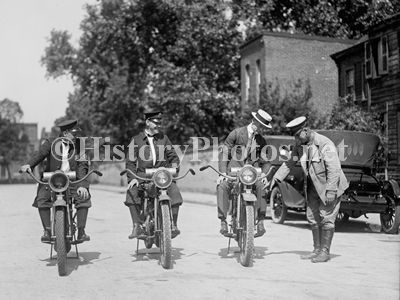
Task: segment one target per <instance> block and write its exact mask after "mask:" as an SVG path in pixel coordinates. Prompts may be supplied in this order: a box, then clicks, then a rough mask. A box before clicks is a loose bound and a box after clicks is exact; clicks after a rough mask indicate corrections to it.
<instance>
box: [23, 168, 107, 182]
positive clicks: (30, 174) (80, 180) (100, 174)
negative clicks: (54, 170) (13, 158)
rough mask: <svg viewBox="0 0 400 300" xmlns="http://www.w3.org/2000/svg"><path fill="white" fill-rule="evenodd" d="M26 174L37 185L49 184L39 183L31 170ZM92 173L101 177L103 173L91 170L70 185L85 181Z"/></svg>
mask: <svg viewBox="0 0 400 300" xmlns="http://www.w3.org/2000/svg"><path fill="white" fill-rule="evenodd" d="M20 173H22V172H21V171H20ZM26 173H28V174H29V176H31V177H32V179H33V180H35V181H36V182H37V183H39V184H49V183H48V182H44V181H41V180H40V179H38V178H36V176H35V175H34V174H33V172H32V170H27V171H26ZM92 173H95V174H97V175H98V176H103V173H101V172H100V171H98V170H91V171H89V172H88V173H87V174H86V175H85V176H84V177H83V178H82V179H79V180H76V181H71V183H72V184H76V183H79V182H82V181H83V180H85V179H86V178H88V177H89V175H90V174H92Z"/></svg>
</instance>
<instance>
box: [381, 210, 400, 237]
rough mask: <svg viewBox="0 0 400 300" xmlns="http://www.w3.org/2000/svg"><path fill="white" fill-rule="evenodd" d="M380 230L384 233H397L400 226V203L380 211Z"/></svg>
mask: <svg viewBox="0 0 400 300" xmlns="http://www.w3.org/2000/svg"><path fill="white" fill-rule="evenodd" d="M381 225H382V230H383V231H384V232H385V233H389V234H397V233H399V226H400V205H396V206H393V205H390V206H388V207H387V208H386V211H385V212H384V213H381Z"/></svg>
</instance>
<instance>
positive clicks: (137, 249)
mask: <svg viewBox="0 0 400 300" xmlns="http://www.w3.org/2000/svg"><path fill="white" fill-rule="evenodd" d="M136 255H139V239H136Z"/></svg>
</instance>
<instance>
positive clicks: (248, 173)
mask: <svg viewBox="0 0 400 300" xmlns="http://www.w3.org/2000/svg"><path fill="white" fill-rule="evenodd" d="M239 180H240V182H242V183H243V184H246V185H252V184H254V183H255V182H256V181H257V170H256V169H255V168H254V167H252V166H246V167H243V168H242V169H241V170H240V172H239Z"/></svg>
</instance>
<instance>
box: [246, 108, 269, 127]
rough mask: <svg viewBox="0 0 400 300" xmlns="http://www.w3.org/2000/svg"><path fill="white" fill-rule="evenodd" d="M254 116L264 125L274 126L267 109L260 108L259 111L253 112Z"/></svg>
mask: <svg viewBox="0 0 400 300" xmlns="http://www.w3.org/2000/svg"><path fill="white" fill-rule="evenodd" d="M251 114H252V115H253V118H254V119H256V120H257V122H259V123H260V124H262V125H264V126H265V127H267V128H272V126H271V124H270V122H271V121H272V117H271V116H270V115H269V113H267V112H266V111H264V110H262V109H259V110H257V112H256V113H255V112H252V113H251Z"/></svg>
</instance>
